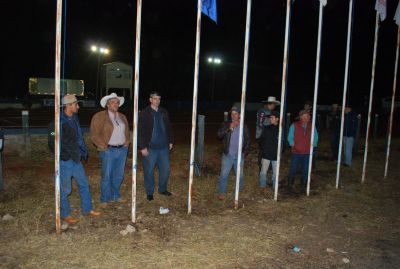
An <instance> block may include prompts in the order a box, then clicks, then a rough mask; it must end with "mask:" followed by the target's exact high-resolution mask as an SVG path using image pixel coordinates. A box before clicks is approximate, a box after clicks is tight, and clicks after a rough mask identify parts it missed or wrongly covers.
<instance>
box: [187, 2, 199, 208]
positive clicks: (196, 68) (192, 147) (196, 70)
mask: <svg viewBox="0 0 400 269" xmlns="http://www.w3.org/2000/svg"><path fill="white" fill-rule="evenodd" d="M201 5H202V0H197V28H196V29H197V30H196V54H195V64H194V83H193V84H194V85H193V112H192V136H191V140H190V169H189V193H188V214H190V213H192V185H193V173H194V152H195V143H196V118H197V91H198V83H199V63H200V33H201Z"/></svg>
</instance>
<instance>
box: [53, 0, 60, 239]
mask: <svg viewBox="0 0 400 269" xmlns="http://www.w3.org/2000/svg"><path fill="white" fill-rule="evenodd" d="M61 21H62V0H57V24H56V72H55V90H54V131H55V141H54V160H55V161H54V177H55V192H56V193H55V200H56V201H55V205H56V232H57V233H60V232H61V219H60V69H61V27H62V25H61Z"/></svg>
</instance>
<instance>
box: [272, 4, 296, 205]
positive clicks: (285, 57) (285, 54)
mask: <svg viewBox="0 0 400 269" xmlns="http://www.w3.org/2000/svg"><path fill="white" fill-rule="evenodd" d="M291 5H292V0H287V3H286V27H285V48H284V52H283V70H282V89H281V109H280V114H279V136H278V154H277V159H276V160H277V161H276V178H275V190H274V200H275V201H278V187H279V172H280V171H279V170H280V167H281V155H282V154H281V153H282V133H283V113H284V108H285V105H286V104H285V100H286V85H287V67H288V55H289V31H290V9H291Z"/></svg>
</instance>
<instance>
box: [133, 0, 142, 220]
mask: <svg viewBox="0 0 400 269" xmlns="http://www.w3.org/2000/svg"><path fill="white" fill-rule="evenodd" d="M136 13H137V14H136V45H135V46H136V47H135V89H134V90H135V92H134V97H133V132H132V222H133V223H136V178H137V134H138V128H137V127H138V126H137V125H138V111H139V109H138V106H139V105H138V100H139V70H140V66H139V63H140V34H141V28H142V0H137V10H136Z"/></svg>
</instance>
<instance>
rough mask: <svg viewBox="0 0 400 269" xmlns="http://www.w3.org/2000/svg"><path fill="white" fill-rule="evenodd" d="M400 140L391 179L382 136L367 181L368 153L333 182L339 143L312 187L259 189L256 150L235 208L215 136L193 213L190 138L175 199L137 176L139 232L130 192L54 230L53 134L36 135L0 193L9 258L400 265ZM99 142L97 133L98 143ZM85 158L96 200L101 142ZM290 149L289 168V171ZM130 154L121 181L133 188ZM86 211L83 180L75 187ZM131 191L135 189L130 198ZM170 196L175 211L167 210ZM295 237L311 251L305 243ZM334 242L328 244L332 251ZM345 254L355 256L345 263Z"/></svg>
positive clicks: (175, 156) (20, 262)
mask: <svg viewBox="0 0 400 269" xmlns="http://www.w3.org/2000/svg"><path fill="white" fill-rule="evenodd" d="M399 142H400V141H399V140H395V141H394V143H393V147H392V149H393V151H392V157H391V163H390V173H389V177H388V178H387V179H385V180H383V177H382V175H383V168H384V151H383V148H382V147H381V146H380V147H378V146H377V145H378V144H383V141H378V142H377V144H376V145H373V147H372V150H371V154H370V155H369V156H370V159H369V160H370V161H369V167H368V175H367V181H366V183H365V184H363V185H361V184H360V179H361V168H362V164H361V160H362V155H361V154H360V153H359V154H358V155H356V156H355V163H354V167H352V168H345V167H343V168H342V177H341V178H342V188H341V189H339V190H337V189H335V186H334V181H335V172H336V165H335V163H334V162H331V161H330V160H329V149H328V145H327V144H323V145H322V146H321V147H320V148H319V150H318V162H317V169H316V170H315V173H314V175H313V181H312V185H311V188H312V192H311V196H310V197H305V196H303V195H299V194H295V195H287V194H285V191H284V188H282V189H281V190H280V196H279V201H278V203H276V202H274V201H273V200H272V191H270V192H268V193H267V194H266V195H264V196H261V195H260V194H258V183H257V180H258V176H257V170H258V168H257V164H256V154H255V153H253V154H251V155H250V156H248V158H247V159H246V165H245V176H246V179H245V180H246V187H245V191H244V192H243V193H242V194H241V196H240V209H239V210H237V211H235V210H234V209H233V195H231V194H232V192H233V184H232V182H233V177H232V180H231V181H230V188H229V195H228V197H227V199H226V200H225V201H224V202H220V201H217V199H216V184H217V178H218V174H219V165H220V154H219V146H218V145H216V144H212V145H209V144H208V145H207V146H206V164H205V168H204V171H203V172H204V173H203V175H202V176H201V177H199V178H197V177H196V178H195V181H194V198H193V214H192V215H191V216H188V215H187V213H186V212H187V185H188V184H187V178H188V159H189V146H188V145H186V144H185V145H177V146H176V148H175V149H174V152H173V153H172V155H171V158H172V175H171V179H170V191H172V192H173V194H174V195H173V196H172V197H170V198H165V197H160V196H159V195H155V200H154V201H152V202H148V201H147V200H146V199H145V194H144V189H143V177H142V171H141V169H140V170H139V176H138V179H139V181H138V205H137V212H138V221H137V224H136V225H135V226H136V229H137V231H136V232H135V233H132V234H128V235H127V236H122V235H121V234H120V233H119V232H120V231H121V230H123V229H124V228H125V227H126V225H127V224H130V203H126V204H115V205H113V206H112V207H110V208H108V209H105V210H101V211H102V216H101V217H99V218H88V217H83V216H81V217H80V219H81V221H80V222H79V223H78V224H76V225H74V226H70V227H69V228H68V230H66V231H64V232H63V233H62V234H60V235H57V234H56V233H55V228H54V227H55V226H54V202H53V201H54V198H53V185H52V183H51V179H50V178H51V175H52V169H53V162H52V156H51V155H50V154H49V153H48V151H47V148H46V140H45V139H44V138H34V140H33V142H32V147H33V152H32V156H31V158H29V159H28V158H21V157H19V156H17V155H16V153H15V152H13V151H11V150H8V151H6V152H4V155H3V160H4V175H5V181H6V182H5V183H6V184H5V187H6V190H5V191H4V192H2V193H0V215H1V216H3V215H5V214H7V213H9V214H11V215H12V216H14V217H15V218H14V219H13V220H11V221H0V268H400V257H399V255H398V254H399V253H400V228H399V227H400V220H399V215H400V209H399V203H400V193H399V190H400V182H399V179H400V169H399V166H400V161H399V157H400V149H399ZM88 144H89V143H88ZM90 150H91V155H90V156H91V157H90V160H89V163H88V164H87V165H86V168H87V174H88V176H89V179H90V184H91V190H92V195H93V201H94V205H95V208H98V204H99V201H98V200H99V171H100V170H99V167H100V164H99V160H98V158H97V156H96V153H95V151H94V148H92V147H91V148H90ZM288 159H289V154H288V152H286V153H285V159H284V163H283V171H282V178H284V176H285V175H286V173H287V167H288V164H289V161H288ZM130 165H131V159H129V160H128V164H127V173H126V177H125V181H124V183H123V185H122V193H123V196H124V197H125V198H128V199H129V198H130V189H131V186H130V184H131V180H130V176H129V175H128V173H129V171H128V170H129V167H130ZM70 200H71V204H72V205H73V208H74V213H73V214H74V215H75V216H80V212H79V211H80V210H79V197H78V193H77V191H76V189H74V191H73V194H72V196H71V198H70ZM129 200H130V199H129ZM160 206H163V207H168V208H169V209H170V213H169V214H167V215H159V213H158V209H159V207H160ZM293 246H299V247H300V249H301V251H300V252H299V253H295V252H293V251H292V247H293ZM327 248H329V251H327ZM343 258H347V259H349V260H350V262H349V263H347V264H346V263H344V262H343Z"/></svg>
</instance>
